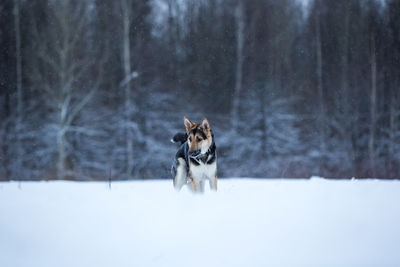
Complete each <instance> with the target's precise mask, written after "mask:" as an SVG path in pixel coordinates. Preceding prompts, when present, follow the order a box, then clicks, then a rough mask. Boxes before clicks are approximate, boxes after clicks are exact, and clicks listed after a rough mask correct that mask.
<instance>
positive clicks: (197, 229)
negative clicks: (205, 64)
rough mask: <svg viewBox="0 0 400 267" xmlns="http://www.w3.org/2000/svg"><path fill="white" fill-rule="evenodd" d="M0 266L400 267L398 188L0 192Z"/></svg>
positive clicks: (231, 185) (70, 185) (265, 184)
mask: <svg viewBox="0 0 400 267" xmlns="http://www.w3.org/2000/svg"><path fill="white" fill-rule="evenodd" d="M0 266H2V267H14V266H15V267H17V266H24V267H25V266H26V267H36V266H37V267H46V266H49V267H61V266H73V267H77V266H84V267H88V266H96V267H99V266H117V267H123V266H140V267H142V266H143V267H145V266H174V267H178V266H400V182H398V181H376V180H364V181H354V180H346V181H337V180H323V179H318V178H313V179H311V180H278V179H277V180H256V179H227V180H220V181H219V192H218V193H212V192H208V191H207V192H206V194H204V195H192V194H190V193H189V192H188V191H187V190H184V191H182V192H181V193H179V194H178V193H176V192H175V191H173V188H172V182H171V181H132V182H114V183H112V186H111V190H110V189H109V188H108V184H107V183H102V182H65V181H55V182H24V183H21V184H20V185H19V183H18V182H6V183H0Z"/></svg>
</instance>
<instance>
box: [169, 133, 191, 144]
mask: <svg viewBox="0 0 400 267" xmlns="http://www.w3.org/2000/svg"><path fill="white" fill-rule="evenodd" d="M187 138H188V136H187V133H177V134H175V135H174V137H172V139H171V142H172V143H180V144H183V143H185V142H186V140H187Z"/></svg>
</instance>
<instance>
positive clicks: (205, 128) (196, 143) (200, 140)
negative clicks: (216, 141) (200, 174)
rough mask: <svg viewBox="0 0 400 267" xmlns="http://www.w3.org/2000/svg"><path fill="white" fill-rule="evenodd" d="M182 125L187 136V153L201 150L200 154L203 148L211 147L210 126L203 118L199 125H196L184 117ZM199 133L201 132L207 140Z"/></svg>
mask: <svg viewBox="0 0 400 267" xmlns="http://www.w3.org/2000/svg"><path fill="white" fill-rule="evenodd" d="M184 123H185V127H186V132H187V134H188V145H189V152H193V151H196V150H203V151H202V152H204V149H205V148H206V149H208V148H209V147H210V146H211V144H212V135H211V129H210V124H209V123H208V120H207V119H205V118H204V119H203V120H202V122H201V124H196V123H194V122H192V121H190V120H189V119H188V118H187V117H186V116H185V117H184ZM194 130H195V131H194ZM193 132H195V133H193ZM200 132H203V133H204V134H205V136H206V137H207V139H204V137H203V135H202V134H201V133H200Z"/></svg>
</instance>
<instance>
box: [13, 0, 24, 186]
mask: <svg viewBox="0 0 400 267" xmlns="http://www.w3.org/2000/svg"><path fill="white" fill-rule="evenodd" d="M14 23H15V59H16V74H17V81H16V85H17V117H16V121H15V132H16V138H17V142H16V149H17V158H16V170H17V172H18V173H17V176H19V177H18V178H21V175H22V174H21V173H20V172H21V169H22V156H23V155H22V145H21V136H20V135H21V132H22V125H21V124H22V116H23V114H22V112H23V111H22V107H23V103H22V71H21V30H20V9H19V0H14Z"/></svg>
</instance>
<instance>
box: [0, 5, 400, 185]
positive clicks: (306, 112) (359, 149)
mask: <svg viewBox="0 0 400 267" xmlns="http://www.w3.org/2000/svg"><path fill="white" fill-rule="evenodd" d="M0 14H1V15H0V179H1V180H7V179H52V178H59V179H63V178H70V179H109V178H112V179H128V178H156V177H169V168H170V163H171V160H172V158H173V156H174V153H175V150H176V147H175V146H174V145H173V144H171V143H169V140H170V138H171V136H172V135H173V134H174V133H175V132H177V131H183V129H184V127H183V116H184V115H186V116H188V117H189V118H191V119H193V120H197V121H199V120H200V119H201V118H202V117H207V118H208V119H209V121H210V122H211V126H212V128H213V130H214V133H215V136H216V142H217V146H218V156H219V158H218V161H219V165H218V169H219V176H222V177H231V176H252V177H253V176H256V177H309V176H311V175H320V176H325V177H384V178H396V177H397V178H398V177H399V176H400V167H399V166H400V1H397V0H386V1H375V0H352V1H348V0H337V1H327V0H311V1H310V2H309V3H308V5H307V7H304V6H302V5H301V3H300V2H297V1H295V0H282V1H273V0H263V1H261V0H251V1H240V0H201V1H198V0H188V1H174V0H153V1H150V0H141V1H133V0H118V1H100V0H88V1H78V0H67V1H64V0H63V1H61V0H37V1H26V0H5V1H1V3H0Z"/></svg>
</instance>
